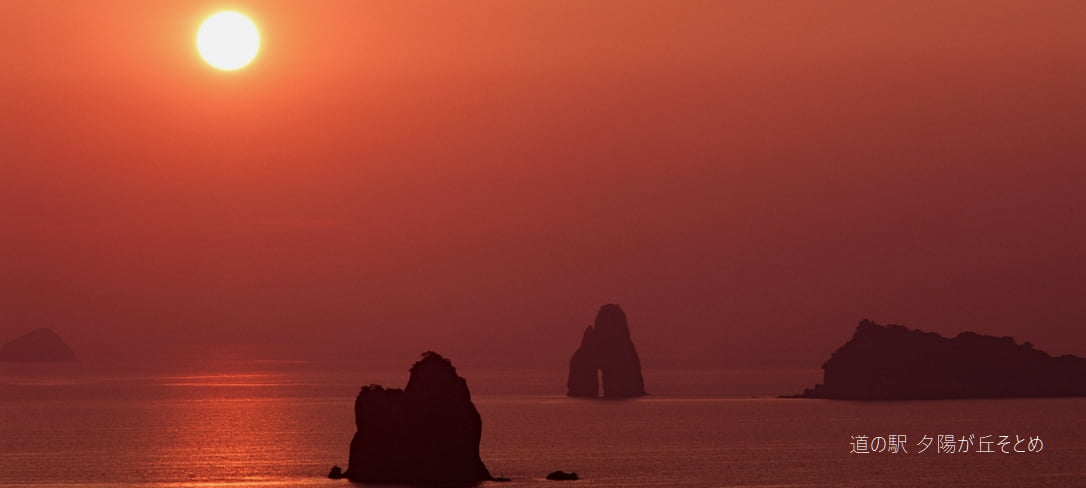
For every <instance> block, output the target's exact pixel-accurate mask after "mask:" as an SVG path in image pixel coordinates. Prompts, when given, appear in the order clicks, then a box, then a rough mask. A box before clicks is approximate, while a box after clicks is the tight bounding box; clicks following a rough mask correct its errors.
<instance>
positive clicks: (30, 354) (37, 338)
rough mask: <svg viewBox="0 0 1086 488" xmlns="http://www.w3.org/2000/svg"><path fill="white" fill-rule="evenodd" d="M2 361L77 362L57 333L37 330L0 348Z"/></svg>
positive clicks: (48, 330) (70, 349) (0, 359)
mask: <svg viewBox="0 0 1086 488" xmlns="http://www.w3.org/2000/svg"><path fill="white" fill-rule="evenodd" d="M0 361H75V352H73V351H72V348H70V347H68V345H67V344H65V343H64V341H63V340H62V339H61V338H60V336H58V335H57V333H56V332H53V331H52V330H51V329H37V330H34V331H32V332H30V333H28V334H26V335H23V336H20V337H18V338H16V339H15V340H13V341H11V342H9V343H7V344H4V345H3V347H0Z"/></svg>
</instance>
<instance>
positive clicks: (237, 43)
mask: <svg viewBox="0 0 1086 488" xmlns="http://www.w3.org/2000/svg"><path fill="white" fill-rule="evenodd" d="M196 49H197V50H199V51H200V56H201V57H203V58H204V61H207V64H210V65H211V66H213V67H215V68H217V69H221V70H225V71H233V70H236V69H241V68H244V67H245V66H246V65H248V64H249V63H250V62H251V61H252V60H253V58H255V57H256V52H257V51H259V50H260V31H258V30H257V29H256V24H254V23H253V21H251V20H249V18H248V17H246V16H244V15H242V14H239V13H237V12H230V11H225V12H219V13H216V14H214V15H212V16H211V17H208V18H207V20H205V21H204V23H203V24H201V25H200V30H199V31H198V32H197V33H196Z"/></svg>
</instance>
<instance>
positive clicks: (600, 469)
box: [0, 360, 1086, 488]
mask: <svg viewBox="0 0 1086 488" xmlns="http://www.w3.org/2000/svg"><path fill="white" fill-rule="evenodd" d="M411 362H412V361H410V360H409V361H405V362H403V363H402V364H398V365H392V364H386V363H376V362H371V363H366V362H363V361H358V362H352V361H327V362H320V361H265V360H216V361H206V360H199V361H197V360H191V361H162V362H159V363H155V364H148V363H146V362H143V363H139V364H126V363H121V362H117V363H111V362H101V363H96V362H92V361H80V362H75V363H65V364H16V363H0V488H11V487H57V488H112V487H128V486H132V487H145V488H189V487H191V488H220V487H221V488H243V487H244V488H257V487H295V486H296V487H328V488H334V487H348V486H354V485H353V484H352V483H350V482H349V481H346V480H332V479H328V478H327V477H326V475H327V473H328V471H329V470H330V469H331V467H332V466H333V465H339V466H341V467H343V468H346V467H347V457H348V444H349V442H350V440H351V437H352V435H353V434H354V413H353V402H354V397H355V395H356V394H357V392H358V389H359V387H361V386H362V385H368V384H383V385H385V386H393V387H402V386H403V385H404V384H406V381H407V377H408V372H407V368H408V366H409V364H410V363H411ZM454 363H455V361H454ZM458 372H459V373H460V374H461V375H462V376H464V377H465V378H467V380H468V385H469V387H470V388H471V391H472V396H473V400H474V402H475V405H476V407H477V408H478V410H479V412H480V414H481V415H482V418H483V436H482V444H481V446H480V451H481V454H482V458H483V461H484V462H485V463H486V465H487V467H488V468H489V469H490V471H491V472H492V474H494V475H495V476H502V477H506V478H509V479H510V480H511V481H509V482H505V483H498V482H485V483H481V484H480V486H482V487H491V488H498V487H503V488H519V487H536V486H539V487H542V486H554V485H555V484H556V483H557V484H558V486H564V484H569V485H572V486H575V487H578V486H579V487H640V486H646V487H647V486H652V487H692V488H693V487H699V488H700V487H821V486H872V487H906V486H907V487H914V486H916V487H925V486H933V487H935V486H978V487H980V486H984V487H991V486H996V487H1001V486H1005V487H1022V486H1026V487H1029V486H1038V487H1043V486H1052V487H1066V486H1086V399H1084V398H1062V399H1000V400H947V401H909V402H848V401H830V400H814V399H794V398H777V396H778V395H780V394H787V393H796V392H799V391H802V389H803V388H804V387H809V386H811V385H813V384H814V383H816V382H818V381H820V377H821V373H820V371H819V370H816V369H810V370H803V369H801V370H793V369H779V370H775V369H715V370H714V369H708V370H673V371H651V370H646V374H645V378H646V380H645V382H646V388H647V390H648V391H649V392H650V395H649V396H646V397H644V398H639V399H635V400H621V401H603V400H583V399H572V398H567V397H565V396H564V384H565V371H563V370H561V369H554V370H547V369H538V370H496V369H493V368H472V367H468V368H463V367H462V368H459V370H458ZM1004 436H1005V437H1004ZM925 444H926V445H925ZM555 470H564V471H573V472H576V473H577V474H578V475H579V476H580V477H581V479H580V480H579V481H561V482H560V481H547V480H546V479H545V476H546V475H547V473H549V472H551V471H555Z"/></svg>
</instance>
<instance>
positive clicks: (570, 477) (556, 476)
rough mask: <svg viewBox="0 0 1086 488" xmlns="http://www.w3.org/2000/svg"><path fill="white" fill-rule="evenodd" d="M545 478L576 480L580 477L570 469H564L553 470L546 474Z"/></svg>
mask: <svg viewBox="0 0 1086 488" xmlns="http://www.w3.org/2000/svg"><path fill="white" fill-rule="evenodd" d="M547 479H549V480H551V481H577V480H579V479H581V478H580V477H578V476H577V473H574V472H572V471H571V472H569V473H567V472H565V471H554V472H552V473H551V474H548V475H547Z"/></svg>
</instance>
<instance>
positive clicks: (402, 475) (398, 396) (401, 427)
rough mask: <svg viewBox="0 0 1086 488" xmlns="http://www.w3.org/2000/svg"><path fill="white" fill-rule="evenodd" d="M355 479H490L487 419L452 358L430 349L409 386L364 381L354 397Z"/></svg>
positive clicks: (350, 475)
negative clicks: (483, 442) (482, 442)
mask: <svg viewBox="0 0 1086 488" xmlns="http://www.w3.org/2000/svg"><path fill="white" fill-rule="evenodd" d="M354 410H355V424H356V425H357V427H358V432H357V433H355V435H354V439H353V440H351V453H350V464H349V465H348V467H347V472H346V473H344V474H345V475H346V477H347V478H349V479H351V480H352V481H368V482H376V483H405V484H414V483H474V482H478V481H485V480H490V479H492V477H491V476H490V472H489V471H487V469H486V466H485V465H484V464H483V461H482V459H480V457H479V439H480V438H481V437H482V431H483V421H482V418H481V417H480V416H479V412H478V410H476V409H475V405H474V404H472V403H471V393H470V392H469V391H468V384H467V381H465V380H464V378H461V377H460V376H457V374H456V368H454V367H453V365H452V363H451V362H449V360H448V359H445V358H443V357H441V355H439V354H437V353H435V352H426V353H424V354H423V355H422V360H420V361H419V362H417V363H415V365H414V366H412V367H411V377H410V379H409V380H408V381H407V387H406V388H404V389H403V390H400V389H385V388H382V387H381V386H377V385H371V386H367V387H363V388H362V391H361V392H359V394H358V399H357V400H356V401H355V407H354Z"/></svg>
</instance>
